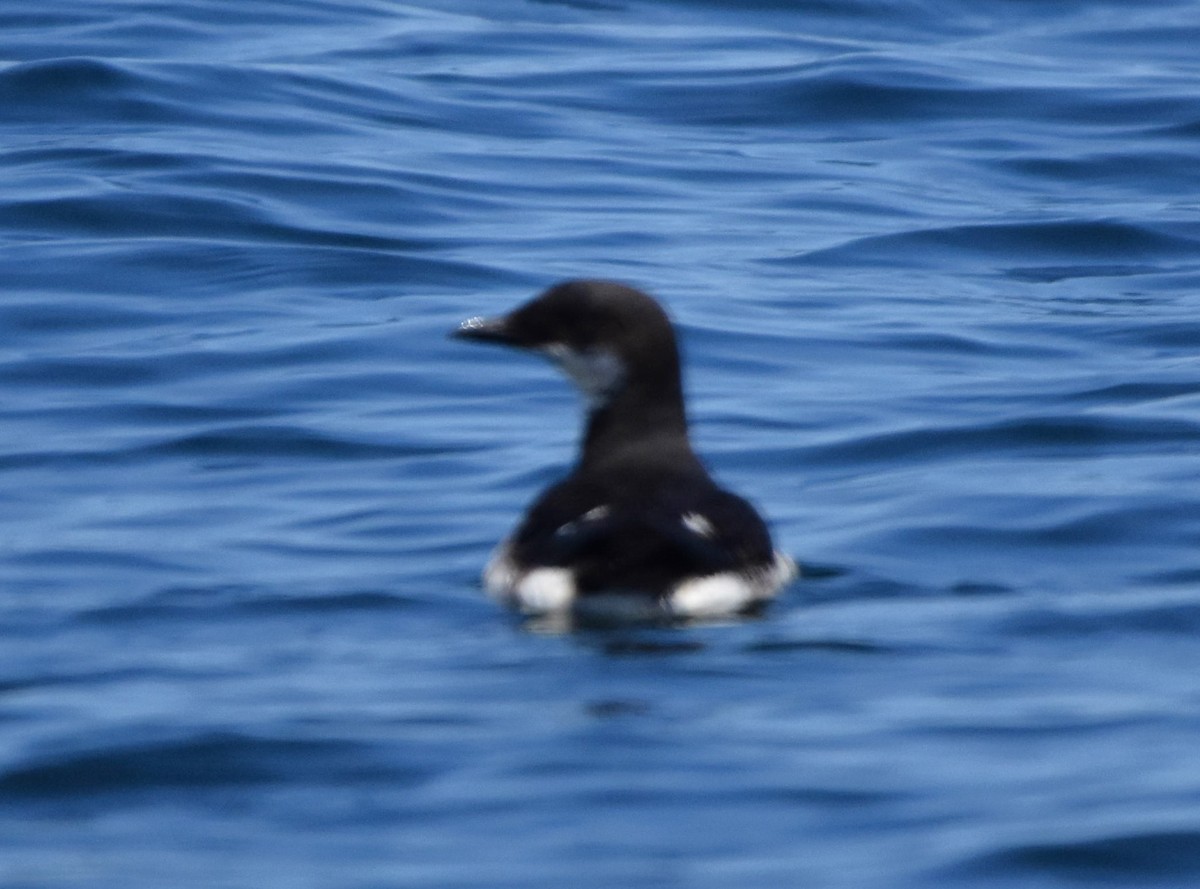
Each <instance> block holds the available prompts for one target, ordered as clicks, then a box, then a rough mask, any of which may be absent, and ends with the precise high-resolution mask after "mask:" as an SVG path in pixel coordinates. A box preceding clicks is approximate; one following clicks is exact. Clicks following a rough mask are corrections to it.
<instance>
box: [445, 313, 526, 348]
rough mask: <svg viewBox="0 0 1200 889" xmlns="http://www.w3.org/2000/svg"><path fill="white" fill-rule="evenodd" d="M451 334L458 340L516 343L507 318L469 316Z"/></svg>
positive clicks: (502, 343) (504, 343) (503, 343)
mask: <svg viewBox="0 0 1200 889" xmlns="http://www.w3.org/2000/svg"><path fill="white" fill-rule="evenodd" d="M450 336H451V337H453V338H454V339H458V340H476V341H477V342H481V343H500V344H501V345H509V346H511V345H515V342H514V340H513V336H512V333H511V331H510V330H509V329H508V319H507V318H479V317H475V318H468V319H467V320H466V321H464V322H463V323H462V324H460V325H458V327H456V328H455V329H454V330H452V331H450Z"/></svg>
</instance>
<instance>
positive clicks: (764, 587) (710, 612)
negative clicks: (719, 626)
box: [668, 552, 797, 617]
mask: <svg viewBox="0 0 1200 889" xmlns="http://www.w3.org/2000/svg"><path fill="white" fill-rule="evenodd" d="M796 574H797V571H796V563H795V562H793V561H792V560H791V558H789V557H788V556H786V555H784V554H783V553H781V552H776V553H775V562H774V564H772V565H771V566H770V567H769V568H765V569H763V570H760V571H754V572H750V573H739V572H735V571H726V572H722V573H721V574H711V575H709V576H708V577H696V578H693V579H691V580H685V581H684V582H683V583H681V584H679V586H677V587H675V589H674V591H672V593H671V595H670V596H669V597H668V603H669V605H670V608H671V611H672V612H674V613H675V614H677V615H679V616H680V617H720V616H722V615H726V614H737V613H738V612H739V611H744V610H745V609H746V608H748V607H750V606H751V605H753V604H754V603H756V602H761V601H764V600H766V599H770V598H771V597H772V596H774V595H775V594H776V593H778V592H779V590H780V589H782V588H783V586H784V585H785V584H787V583H789V582H790V581H791V580H793V579H794V578H795V577H796Z"/></svg>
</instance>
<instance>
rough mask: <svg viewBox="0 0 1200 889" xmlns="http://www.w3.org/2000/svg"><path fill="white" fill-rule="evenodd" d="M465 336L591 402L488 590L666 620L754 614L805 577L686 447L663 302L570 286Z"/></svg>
mask: <svg viewBox="0 0 1200 889" xmlns="http://www.w3.org/2000/svg"><path fill="white" fill-rule="evenodd" d="M453 335H454V336H456V337H460V338H462V339H468V340H476V341H480V342H488V343H498V344H501V345H506V346H514V347H516V348H521V349H527V350H530V351H533V352H537V353H540V354H542V355H545V356H546V357H548V358H549V359H550V360H551V361H552V362H554V363H555V364H557V365H558V366H559V367H560V368H561V369H562V370H563V371H564V372H565V373H566V375H567V376H568V377H570V378H571V380H572V381H573V382H574V383H575V385H576V386H577V387H578V388H579V389H580V391H581V392H582V393H583V395H584V396H585V397H586V399H587V402H588V416H587V427H586V431H585V433H584V437H583V443H582V447H581V452H580V456H579V461H578V463H577V464H576V465H575V467H574V469H573V470H572V471H571V472H570V474H569V475H568V476H567V477H566V478H564V479H563V480H562V481H559V482H558V483H556V484H554V485H551V486H550V488H549V489H547V490H546V491H545V492H544V493H542V495H541V496H540V497H538V498H537V500H535V501H534V503H533V505H532V506H531V507H530V508H529V511H528V513H527V514H526V515H525V517H524V519H523V520H522V522H521V524H520V525H519V526H518V527H517V529H516V531H515V532H514V533H513V534H512V536H511V537H509V538H508V539H507V540H505V541H503V542H502V543H501V544H500V545H499V546H498V547H497V549H496V551H495V553H494V554H493V555H492V558H491V560H490V561H489V562H488V565H487V567H486V568H485V569H484V572H483V583H484V587H485V588H486V589H487V591H488V592H489V593H490V594H491V595H492V596H494V597H495V598H496V599H498V600H500V601H502V602H504V603H506V604H508V605H511V606H513V607H515V608H517V609H518V610H520V611H522V612H525V613H528V614H550V613H563V612H568V613H569V612H571V611H584V612H586V611H587V610H589V609H590V608H593V607H595V608H596V609H597V610H598V611H600V612H601V613H604V612H605V611H606V610H607V608H608V606H610V605H612V604H613V603H620V604H619V605H617V606H616V608H617V609H618V610H620V611H623V612H628V611H629V610H630V609H632V610H633V613H637V614H644V615H649V616H661V617H666V618H697V617H717V616H721V615H728V614H736V613H739V612H745V611H749V610H753V609H755V608H756V607H758V606H760V605H761V604H763V603H765V602H766V601H767V600H769V599H770V598H771V597H772V596H774V595H775V594H776V593H777V592H778V591H779V590H780V588H782V587H783V586H784V585H785V584H786V583H788V582H789V581H790V580H792V579H793V578H794V577H795V576H796V565H795V563H794V562H793V561H792V560H791V559H790V558H789V557H788V556H786V555H784V554H783V553H781V552H778V551H776V550H775V549H774V547H773V546H772V543H771V535H770V532H769V531H768V530H767V526H766V524H765V523H764V522H763V520H762V519H761V518H760V517H759V515H758V513H757V512H756V511H755V510H754V507H752V506H751V505H750V504H749V503H747V502H746V501H745V500H743V499H742V498H741V497H738V496H737V495H736V494H732V493H730V492H729V491H726V490H724V489H722V488H720V487H718V486H717V484H716V483H715V482H714V481H713V480H712V478H710V477H709V474H708V471H707V470H706V469H705V468H704V466H703V464H701V462H700V460H699V459H698V458H697V457H696V454H695V452H694V451H693V450H692V446H691V444H690V442H689V441H688V428H687V416H686V413H685V410H684V403H683V384H682V379H681V375H680V367H679V350H678V347H677V346H676V343H675V333H674V331H673V330H672V327H671V322H670V320H669V319H668V318H667V315H666V313H665V312H664V311H663V310H662V308H661V307H660V306H659V304H658V303H657V302H655V301H654V300H653V299H652V298H651V297H649V296H647V295H646V294H645V293H642V292H641V291H639V290H635V289H633V288H632V287H627V286H625V285H623V284H616V283H612V282H608V281H567V282H565V283H562V284H558V285H556V286H554V287H551V288H550V289H549V290H547V291H546V292H545V293H543V294H541V296H539V297H537V298H536V299H534V300H532V301H530V302H528V303H526V304H525V305H523V306H520V307H519V308H517V309H516V310H514V311H513V312H511V313H510V314H508V315H505V316H503V317H500V318H470V319H468V320H467V321H464V322H463V323H462V325H461V326H459V328H458V329H457V330H456V331H454V333H453Z"/></svg>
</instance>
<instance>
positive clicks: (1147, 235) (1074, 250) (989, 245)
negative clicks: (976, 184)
mask: <svg viewBox="0 0 1200 889" xmlns="http://www.w3.org/2000/svg"><path fill="white" fill-rule="evenodd" d="M1198 250H1200V242H1197V240H1196V239H1195V238H1193V237H1190V236H1188V235H1184V234H1179V233H1167V232H1164V231H1159V230H1157V229H1156V228H1153V227H1151V226H1150V225H1147V224H1143V223H1132V222H1124V221H1120V220H1088V219H1079V220H1059V221H1048V222H1040V221H1039V222H1023V223H993V224H987V225H954V226H947V227H943V228H931V229H921V230H916V231H905V232H899V233H896V234H887V235H872V236H868V237H863V238H856V239H854V240H851V241H848V242H846V243H843V244H839V245H837V246H835V247H827V248H823V249H820V250H814V251H811V252H808V253H804V254H802V255H799V256H795V257H792V258H790V259H782V260H774V262H785V263H800V264H806V263H817V264H820V263H825V262H838V263H843V262H850V261H853V262H855V263H862V262H871V263H886V264H888V265H893V264H900V265H903V266H908V267H911V266H914V265H929V266H931V267H933V266H940V265H942V264H943V263H944V262H945V259H946V257H947V256H954V257H958V258H974V259H976V260H992V261H994V262H996V263H998V267H1002V268H1003V267H1008V268H1010V269H1013V271H1012V272H1011V273H1012V274H1015V275H1020V274H1021V273H1022V269H1025V268H1027V267H1026V266H1017V267H1011V266H1008V263H1010V262H1011V261H1012V258H1013V256H1014V255H1019V256H1022V257H1025V258H1029V259H1039V258H1040V259H1043V260H1045V259H1050V258H1068V257H1073V258H1076V259H1078V260H1095V261H1097V262H1099V263H1100V267H1102V268H1104V269H1107V270H1111V269H1113V268H1114V262H1113V260H1114V258H1115V257H1124V258H1126V259H1127V260H1142V262H1132V263H1129V262H1127V263H1122V264H1121V266H1120V267H1121V268H1122V269H1126V270H1127V269H1129V268H1130V267H1131V266H1136V267H1138V268H1147V267H1148V266H1147V263H1146V262H1145V260H1149V259H1155V260H1166V259H1171V260H1178V259H1187V260H1189V261H1190V260H1193V259H1194V258H1195V256H1196V254H1197V251H1198ZM1043 267H1045V266H1043ZM1055 267H1056V268H1063V267H1064V266H1062V265H1056V266H1055ZM1072 267H1076V266H1072ZM1149 267H1153V266H1149ZM1073 276H1074V277H1078V276H1079V274H1078V271H1076V272H1075V273H1074V274H1073Z"/></svg>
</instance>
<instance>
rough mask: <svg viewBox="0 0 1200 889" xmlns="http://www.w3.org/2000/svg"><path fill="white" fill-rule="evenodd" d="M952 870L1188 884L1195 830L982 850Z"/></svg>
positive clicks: (1192, 877) (1195, 854)
mask: <svg viewBox="0 0 1200 889" xmlns="http://www.w3.org/2000/svg"><path fill="white" fill-rule="evenodd" d="M956 870H959V871H960V872H961V873H962V874H963V875H976V876H979V877H995V876H1001V875H1004V876H1007V877H1009V878H1012V877H1013V876H1015V875H1016V874H1027V875H1029V877H1030V878H1033V877H1035V875H1036V876H1037V877H1040V878H1041V879H1060V880H1061V879H1069V880H1071V881H1072V884H1074V881H1083V880H1087V881H1089V885H1091V882H1090V881H1092V880H1099V881H1101V882H1102V883H1104V884H1105V885H1143V883H1142V882H1141V881H1142V880H1146V879H1155V880H1164V879H1170V880H1171V881H1172V882H1171V885H1173V886H1185V885H1188V886H1191V885H1196V883H1197V882H1198V881H1200V832H1198V831H1195V830H1162V831H1146V832H1128V833H1116V834H1112V835H1109V836H1102V837H1091V838H1087V839H1079V840H1063V841H1059V842H1036V843H1028V844H1025V845H1019V846H1015V847H1013V848H1011V849H1007V850H1003V851H998V852H990V853H986V854H984V855H981V856H980V857H978V858H977V859H975V860H974V861H971V862H969V863H966V864H964V865H963V866H962V867H961V868H958V869H956ZM1126 881H1132V882H1126ZM1179 881H1183V882H1179ZM1079 885H1083V883H1082V882H1081V883H1079ZM1156 885H1157V884H1156Z"/></svg>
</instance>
